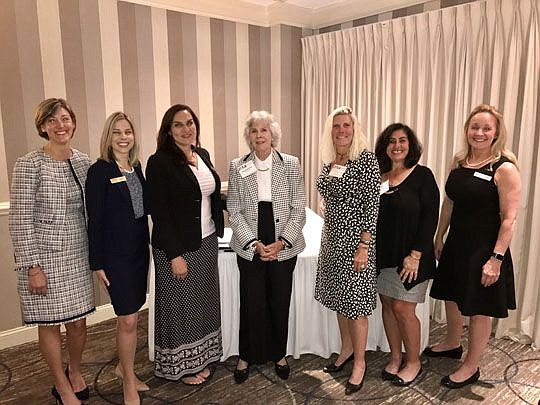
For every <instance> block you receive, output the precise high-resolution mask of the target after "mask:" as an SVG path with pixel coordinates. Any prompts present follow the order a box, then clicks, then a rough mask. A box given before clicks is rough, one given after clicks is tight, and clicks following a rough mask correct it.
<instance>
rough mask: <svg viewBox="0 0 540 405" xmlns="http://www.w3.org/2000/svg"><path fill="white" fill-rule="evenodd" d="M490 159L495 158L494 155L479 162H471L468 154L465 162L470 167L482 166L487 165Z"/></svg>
mask: <svg viewBox="0 0 540 405" xmlns="http://www.w3.org/2000/svg"><path fill="white" fill-rule="evenodd" d="M490 160H493V156H490V157H488V158H487V159H484V160H482V161H480V162H477V163H471V162H470V161H469V157H468V156H467V157H466V158H465V164H466V165H467V166H469V167H481V166H483V165H485V164H486V163H487V162H489V161H490Z"/></svg>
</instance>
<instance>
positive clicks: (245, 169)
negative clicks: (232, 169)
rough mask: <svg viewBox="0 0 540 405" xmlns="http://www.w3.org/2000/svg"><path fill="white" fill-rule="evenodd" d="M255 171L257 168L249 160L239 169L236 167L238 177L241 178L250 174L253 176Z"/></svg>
mask: <svg viewBox="0 0 540 405" xmlns="http://www.w3.org/2000/svg"><path fill="white" fill-rule="evenodd" d="M256 171H257V168H256V167H255V165H254V164H253V161H252V160H250V161H249V162H246V163H244V164H243V165H241V166H240V167H238V172H239V173H240V176H241V177H242V178H244V177H247V176H249V175H250V174H253V173H255V172H256Z"/></svg>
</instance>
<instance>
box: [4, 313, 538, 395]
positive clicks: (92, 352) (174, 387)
mask: <svg viewBox="0 0 540 405" xmlns="http://www.w3.org/2000/svg"><path fill="white" fill-rule="evenodd" d="M146 323H147V313H146V312H143V313H142V314H141V326H140V327H139V342H138V344H139V350H138V352H137V359H136V372H137V374H138V375H139V377H140V378H141V379H142V380H144V381H145V382H147V383H148V384H149V385H150V387H151V390H150V391H148V392H146V393H143V394H142V396H141V398H142V399H143V402H142V403H143V404H145V405H146V404H148V405H150V404H235V405H236V404H317V405H319V404H321V405H322V404H325V405H326V404H352V403H358V404H360V403H361V404H447V403H455V404H478V403H482V404H504V405H511V404H534V405H536V404H538V403H539V399H540V352H535V351H533V350H532V349H531V348H530V346H524V345H521V344H519V343H516V342H513V341H510V340H503V339H491V341H490V343H489V348H488V351H487V353H486V354H485V356H484V358H483V360H482V363H481V377H480V381H479V382H478V383H477V384H475V385H473V386H469V387H465V388H462V389H459V390H448V389H446V388H443V387H442V386H441V385H440V384H439V381H440V379H441V377H442V376H443V375H446V374H449V373H451V372H452V371H453V369H455V368H456V367H457V365H458V361H457V360H451V359H431V358H423V359H422V361H423V370H424V371H423V372H422V374H421V376H420V377H419V379H418V380H417V381H416V382H415V383H413V384H412V385H411V386H409V387H407V388H399V387H395V386H393V385H392V384H390V383H389V382H384V381H382V380H381V378H380V372H381V370H382V368H383V367H384V365H385V364H386V361H387V359H388V354H387V353H382V352H368V353H367V354H366V359H367V374H366V379H365V382H364V387H363V388H362V389H361V390H360V391H359V392H357V393H355V394H353V395H351V396H345V395H344V391H345V383H346V382H347V379H348V376H349V373H350V370H351V365H347V366H346V367H345V369H344V370H343V371H342V372H341V373H340V374H337V375H335V376H334V375H329V374H325V373H323V372H322V371H321V370H322V368H323V366H324V365H325V364H326V363H328V360H327V359H323V358H320V357H317V356H314V355H303V356H301V358H300V359H292V358H289V364H290V365H291V370H292V373H291V377H290V378H289V379H288V380H287V381H282V380H280V379H279V378H278V377H277V376H276V375H275V372H274V367H273V364H270V363H269V364H267V365H265V366H259V367H252V368H251V369H250V376H249V379H248V380H247V381H246V382H245V383H244V384H241V385H237V384H235V383H234V380H233V377H232V370H233V369H234V367H235V365H236V358H230V359H229V360H227V361H226V362H224V363H221V364H219V365H218V366H217V368H216V372H215V374H214V376H213V378H212V379H211V380H210V381H209V382H208V383H207V384H205V385H204V386H200V387H189V386H186V385H184V384H182V383H180V382H174V383H173V382H169V381H166V380H162V379H159V378H155V377H154V376H153V372H152V363H151V362H150V361H148V356H147V347H146V332H147V331H146V329H145V326H146ZM443 333H444V325H439V324H436V323H433V324H432V325H431V340H432V341H433V342H437V341H439V340H441V339H442V335H443ZM114 334H115V321H114V320H111V321H107V322H103V323H101V324H99V325H95V326H92V327H91V328H89V333H88V343H87V348H86V350H85V353H84V358H83V362H84V366H83V371H84V374H85V378H86V381H87V383H88V384H89V385H90V388H91V397H90V400H89V401H88V402H87V403H88V404H122V386H121V384H120V382H119V381H118V380H117V379H116V378H115V376H114V374H113V371H114V367H115V365H116V362H117V359H116V352H115V339H114ZM332 359H334V357H332ZM51 386H52V379H51V377H50V376H49V374H48V371H47V369H46V367H45V364H44V362H43V361H42V359H41V356H40V354H39V352H38V349H37V345H36V344H35V343H28V344H24V345H21V346H17V347H14V348H9V349H5V350H2V351H0V404H21V405H22V404H53V403H54V400H53V398H52V396H51V394H50V388H51Z"/></svg>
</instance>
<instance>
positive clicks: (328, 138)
mask: <svg viewBox="0 0 540 405" xmlns="http://www.w3.org/2000/svg"><path fill="white" fill-rule="evenodd" d="M336 115H348V116H350V117H351V120H352V123H353V131H354V133H353V139H352V142H351V146H350V148H349V158H350V159H352V160H354V159H356V158H358V156H360V154H361V153H362V152H363V151H364V149H366V145H367V142H366V137H365V135H364V133H363V132H362V129H361V128H360V123H359V122H358V118H356V116H355V115H354V114H353V112H352V109H351V108H350V107H347V106H341V107H338V108H336V109H335V110H334V111H332V112H331V113H330V115H329V116H328V117H327V118H326V122H325V123H324V130H323V133H322V137H321V160H322V162H323V163H324V164H329V163H332V161H333V160H334V159H335V158H336V148H335V147H334V142H333V140H332V126H333V124H334V117H335V116H336Z"/></svg>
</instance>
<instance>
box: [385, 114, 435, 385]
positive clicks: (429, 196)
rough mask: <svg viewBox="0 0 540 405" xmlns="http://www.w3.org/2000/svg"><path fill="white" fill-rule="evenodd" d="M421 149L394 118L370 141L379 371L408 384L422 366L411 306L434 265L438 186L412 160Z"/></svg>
mask: <svg viewBox="0 0 540 405" xmlns="http://www.w3.org/2000/svg"><path fill="white" fill-rule="evenodd" d="M421 154H422V147H421V145H420V142H419V141H418V139H417V137H416V135H415V134H414V132H413V131H412V129H411V128H409V127H408V126H407V125H403V124H399V123H396V124H392V125H390V126H388V127H387V128H386V129H385V130H384V131H383V132H382V133H381V134H380V135H379V138H378V139H377V143H376V146H375V155H376V156H377V160H378V161H379V166H380V169H381V173H382V175H381V199H380V203H379V218H378V222H377V238H378V239H377V270H378V273H379V275H378V279H377V290H378V292H379V295H380V297H381V302H382V310H383V323H384V329H385V332H386V337H387V338H388V344H389V346H390V352H391V359H390V363H388V364H387V365H386V367H385V368H384V369H383V370H382V373H381V376H382V379H383V380H389V381H391V382H392V383H393V384H394V385H397V386H407V385H409V384H411V383H412V382H413V381H414V380H415V379H416V378H417V377H418V376H419V375H420V374H421V372H422V365H421V363H420V321H419V320H418V318H417V317H416V313H415V310H416V304H417V303H422V302H424V300H425V297H426V290H427V287H428V279H430V278H433V272H434V271H435V254H434V248H433V236H434V234H435V230H436V228H437V219H438V213H439V189H438V187H437V183H436V182H435V178H434V177H433V173H432V172H431V170H430V169H429V168H427V167H425V166H421V165H419V164H418V160H419V159H420V155H421ZM402 343H403V345H404V346H405V361H404V362H403V359H402V353H401V344H402ZM402 365H403V366H402Z"/></svg>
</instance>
